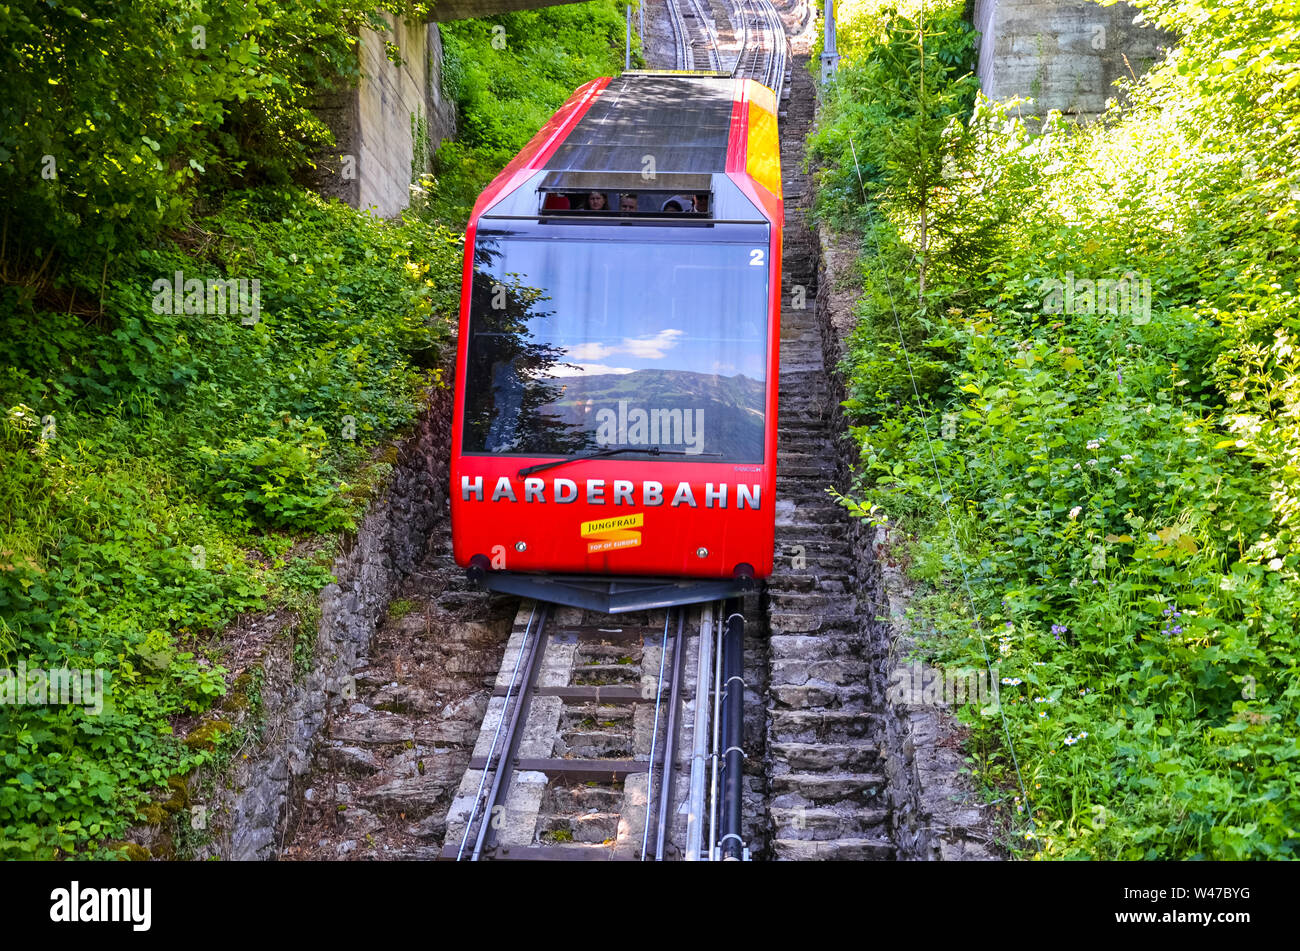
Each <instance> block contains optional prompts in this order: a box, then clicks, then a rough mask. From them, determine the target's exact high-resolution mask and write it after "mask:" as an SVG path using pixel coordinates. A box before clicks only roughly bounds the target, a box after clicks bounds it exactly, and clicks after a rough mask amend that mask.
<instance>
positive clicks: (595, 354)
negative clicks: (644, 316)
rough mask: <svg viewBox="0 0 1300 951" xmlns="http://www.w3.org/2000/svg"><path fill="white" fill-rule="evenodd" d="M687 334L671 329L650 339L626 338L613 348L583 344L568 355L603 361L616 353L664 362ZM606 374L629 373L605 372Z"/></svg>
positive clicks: (624, 371) (572, 348) (597, 344)
mask: <svg viewBox="0 0 1300 951" xmlns="http://www.w3.org/2000/svg"><path fill="white" fill-rule="evenodd" d="M685 333H686V331H684V330H674V329H672V328H671V327H670V328H667V329H665V330H661V331H659V332H658V333H657V334H653V335H651V336H648V337H624V338H623V342H622V343H621V344H618V345H617V346H612V347H611V346H607V345H606V344H603V343H595V342H593V343H581V344H578V346H576V347H570V348H569V350H568V354H569V356H571V357H572V358H573V359H575V360H603V359H605V357H609V356H613V355H614V354H616V353H625V354H627V355H628V356H630V357H637V358H639V359H642V360H662V359H663V357H664V355H665V354H666V353H667V352H668V351H669V350H671V349H672V348H673V347H675V346H677V338H678V337H681V336H683V335H684V334H685ZM604 372H613V373H619V372H622V373H626V372H629V371H626V370H621V371H620V370H605V371H604Z"/></svg>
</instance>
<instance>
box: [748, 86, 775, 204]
mask: <svg viewBox="0 0 1300 951" xmlns="http://www.w3.org/2000/svg"><path fill="white" fill-rule="evenodd" d="M746 86H747V87H748V89H747V90H746V92H747V93H748V99H749V138H748V141H747V142H746V143H745V171H746V172H747V173H748V174H749V177H750V178H752V179H754V181H756V182H758V184H760V185H762V186H763V187H764V188H766V189H767V190H768V191H770V192H771V193H772V194H773V195H775V196H776V197H777V198H778V199H780V198H781V145H780V142H779V140H778V139H777V130H776V94H775V93H773V92H772V90H770V89H768V88H767V87H766V86H764V85H762V84H761V83H756V82H753V81H750V82H747V83H746Z"/></svg>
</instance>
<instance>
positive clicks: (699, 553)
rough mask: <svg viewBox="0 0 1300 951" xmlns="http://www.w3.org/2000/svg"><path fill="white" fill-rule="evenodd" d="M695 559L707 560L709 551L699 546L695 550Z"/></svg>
mask: <svg viewBox="0 0 1300 951" xmlns="http://www.w3.org/2000/svg"><path fill="white" fill-rule="evenodd" d="M695 557H696V558H708V557H709V550H708V549H707V548H705V547H704V546H703V545H701V546H700V547H699V548H697V549H695Z"/></svg>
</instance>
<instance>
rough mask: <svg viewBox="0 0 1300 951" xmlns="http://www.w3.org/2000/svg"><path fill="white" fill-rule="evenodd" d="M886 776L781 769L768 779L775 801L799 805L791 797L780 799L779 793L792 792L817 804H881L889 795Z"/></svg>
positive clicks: (785, 794) (787, 794)
mask: <svg viewBox="0 0 1300 951" xmlns="http://www.w3.org/2000/svg"><path fill="white" fill-rule="evenodd" d="M885 785H886V784H885V777H884V775H883V774H881V773H840V774H835V773H778V774H775V775H773V776H771V777H770V778H769V780H768V788H769V789H770V790H771V792H772V796H773V797H774V798H773V805H778V806H779V805H790V806H795V805H799V803H796V802H794V801H792V800H790V799H786V800H783V801H781V802H777V801H776V798H777V797H783V796H792V797H798V798H800V799H804V800H806V801H807V802H809V803H813V804H815V805H829V804H833V803H856V804H858V805H862V806H879V805H881V804H882V802H883V799H884V795H885Z"/></svg>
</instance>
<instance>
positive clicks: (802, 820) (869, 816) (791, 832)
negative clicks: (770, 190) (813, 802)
mask: <svg viewBox="0 0 1300 951" xmlns="http://www.w3.org/2000/svg"><path fill="white" fill-rule="evenodd" d="M770 815H771V818H772V825H773V827H774V828H775V829H776V830H777V838H780V839H797V840H799V841H801V842H828V841H832V840H835V839H845V840H848V839H877V840H887V839H888V838H889V810H887V809H839V808H834V807H816V806H814V807H808V806H795V807H794V808H784V809H772V810H770Z"/></svg>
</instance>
